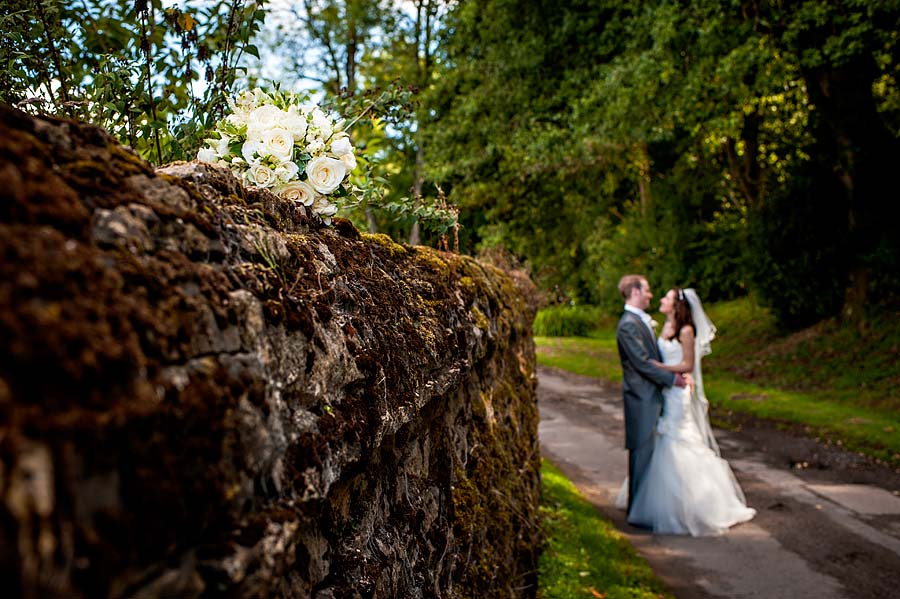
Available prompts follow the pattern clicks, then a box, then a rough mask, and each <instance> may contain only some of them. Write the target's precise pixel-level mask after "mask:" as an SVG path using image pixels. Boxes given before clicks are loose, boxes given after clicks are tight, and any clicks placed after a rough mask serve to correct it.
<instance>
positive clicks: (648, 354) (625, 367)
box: [616, 310, 675, 512]
mask: <svg viewBox="0 0 900 599" xmlns="http://www.w3.org/2000/svg"><path fill="white" fill-rule="evenodd" d="M616 342H617V344H618V346H619V359H620V360H621V362H622V394H623V396H624V399H625V448H626V449H628V511H629V512H631V502H632V501H633V499H634V494H635V491H637V489H638V487H639V486H640V485H641V483H642V482H643V479H644V475H645V474H646V471H647V466H648V465H649V464H650V456H652V455H653V443H654V430H655V428H656V421H657V420H658V419H659V414H660V411H661V410H662V404H663V396H662V389H663V388H664V387H670V386H672V385H673V384H674V383H675V374H673V373H671V372H668V371H665V370H663V369H661V368H658V367H656V366H654V365H653V364H651V363H650V359H651V358H652V359H654V360H657V361H660V362H662V358H661V356H660V354H659V347H658V346H657V344H656V339H655V338H654V337H653V333H652V332H651V331H650V329H649V328H648V327H647V325H645V324H644V323H643V321H641V318H640V317H639V316H638V315H637V314H634V313H633V312H629V311H627V310H626V311H625V313H624V314H623V315H622V318H621V319H620V320H619V326H618V327H616Z"/></svg>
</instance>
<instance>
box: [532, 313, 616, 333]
mask: <svg viewBox="0 0 900 599" xmlns="http://www.w3.org/2000/svg"><path fill="white" fill-rule="evenodd" d="M608 319H609V315H608V314H606V313H605V312H604V311H603V310H602V309H601V308H600V307H599V306H550V307H548V308H543V309H541V310H539V311H538V313H537V317H536V318H535V319H534V334H535V335H540V336H542V337H587V336H588V335H589V334H590V333H591V332H593V331H595V330H596V329H597V328H599V327H600V325H601V324H602V323H603V322H604V321H605V320H608Z"/></svg>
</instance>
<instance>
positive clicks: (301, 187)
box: [278, 181, 321, 206]
mask: <svg viewBox="0 0 900 599" xmlns="http://www.w3.org/2000/svg"><path fill="white" fill-rule="evenodd" d="M278 195H280V196H281V197H283V198H284V199H286V200H290V201H292V202H298V203H300V204H303V205H304V206H312V205H313V203H314V202H315V201H316V198H318V197H321V196H319V194H317V193H316V190H315V189H313V188H312V185H310V184H309V183H307V182H306V181H291V182H290V183H286V184H285V185H284V186H283V187H281V188H280V189H279V190H278Z"/></svg>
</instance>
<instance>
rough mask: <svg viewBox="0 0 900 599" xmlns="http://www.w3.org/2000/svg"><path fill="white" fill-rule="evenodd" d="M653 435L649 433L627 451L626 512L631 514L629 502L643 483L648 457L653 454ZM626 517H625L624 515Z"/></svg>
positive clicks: (648, 463)
mask: <svg viewBox="0 0 900 599" xmlns="http://www.w3.org/2000/svg"><path fill="white" fill-rule="evenodd" d="M655 436H656V435H651V436H650V438H649V439H647V441H646V442H645V443H644V444H642V445H641V446H640V447H635V448H634V449H631V450H629V451H628V512H627V514H629V515H630V514H631V503H632V502H633V501H634V497H635V495H636V494H637V490H638V488H639V487H640V485H642V484H643V483H644V477H645V476H646V474H647V468H648V467H649V466H650V458H651V457H652V456H653V447H654V445H655ZM626 519H627V517H626Z"/></svg>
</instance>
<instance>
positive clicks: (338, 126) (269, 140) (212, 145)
mask: <svg viewBox="0 0 900 599" xmlns="http://www.w3.org/2000/svg"><path fill="white" fill-rule="evenodd" d="M228 104H229V106H230V107H231V114H229V115H228V116H227V117H225V118H224V119H222V120H221V121H219V122H218V123H216V127H215V130H214V132H213V133H212V135H213V136H214V137H211V138H209V139H206V140H205V141H206V143H207V144H208V145H207V146H206V147H204V148H202V149H201V150H200V151H199V152H197V160H199V161H201V162H209V163H212V164H218V165H221V166H226V167H228V168H230V169H231V171H232V172H233V173H234V174H235V175H236V176H237V177H238V178H240V179H241V180H242V181H244V182H245V183H247V184H248V185H252V186H255V187H260V188H264V189H269V190H271V191H273V192H274V193H276V194H277V195H279V196H281V197H283V198H285V199H288V200H292V201H295V202H299V203H301V204H303V205H304V206H310V207H311V208H312V211H313V212H314V213H315V214H318V215H319V216H320V217H321V218H322V220H323V221H324V222H325V223H326V224H331V217H332V216H334V214H335V212H337V206H336V205H335V203H334V202H333V200H334V199H335V198H337V197H343V196H347V195H348V194H349V191H350V190H349V183H348V179H349V177H350V171H352V170H353V169H354V168H355V167H356V157H355V156H354V154H353V146H352V145H351V144H350V136H349V135H348V134H347V133H346V132H344V131H343V121H335V120H334V119H333V118H331V117H330V116H329V115H328V114H326V113H325V112H324V111H322V109H320V108H319V107H318V106H316V105H315V104H310V103H308V102H307V101H306V98H305V97H303V96H297V95H295V94H292V93H291V94H285V93H283V92H281V91H278V90H276V91H274V92H265V91H263V90H261V89H259V88H256V89H253V90H247V91H243V92H241V93H240V94H239V95H238V97H237V99H236V100H234V101H232V100H231V99H230V98H229V100H228ZM215 136H217V137H215Z"/></svg>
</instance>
